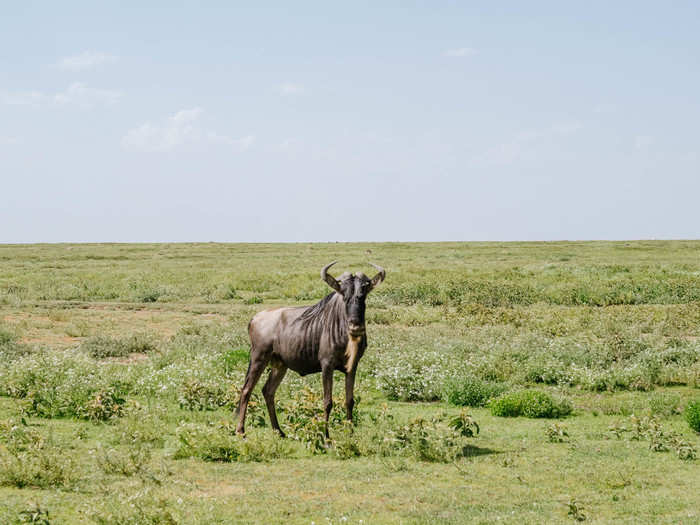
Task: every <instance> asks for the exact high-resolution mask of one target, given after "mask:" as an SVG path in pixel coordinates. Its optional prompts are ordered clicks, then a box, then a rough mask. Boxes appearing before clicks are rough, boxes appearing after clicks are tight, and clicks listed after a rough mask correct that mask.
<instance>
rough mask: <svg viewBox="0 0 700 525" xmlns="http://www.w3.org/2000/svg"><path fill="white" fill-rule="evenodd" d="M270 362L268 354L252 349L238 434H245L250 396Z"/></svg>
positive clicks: (244, 385) (239, 417) (237, 429)
mask: <svg viewBox="0 0 700 525" xmlns="http://www.w3.org/2000/svg"><path fill="white" fill-rule="evenodd" d="M269 361H270V358H269V354H268V353H267V352H260V351H256V350H255V349H253V348H251V350H250V365H248V373H247V374H246V376H245V382H244V383H243V388H242V389H241V401H240V403H239V404H238V427H237V428H236V434H245V414H246V412H247V410H248V401H250V394H252V393H253V389H254V388H255V385H256V384H257V383H258V379H260V376H261V375H262V373H263V371H264V370H265V367H266V366H267V363H268V362H269Z"/></svg>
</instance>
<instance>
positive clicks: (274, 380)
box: [262, 360, 287, 437]
mask: <svg viewBox="0 0 700 525" xmlns="http://www.w3.org/2000/svg"><path fill="white" fill-rule="evenodd" d="M286 373H287V367H286V366H285V365H284V364H282V363H281V362H280V361H277V360H273V361H272V366H271V368H270V375H269V376H268V378H267V381H266V382H265V386H263V389H262V392H263V396H264V397H265V404H266V405H267V412H268V414H270V424H271V425H272V428H274V429H275V430H276V431H277V432H279V434H280V436H282V437H285V436H284V432H282V429H281V428H280V425H279V423H278V422H277V412H276V410H275V392H276V391H277V387H279V386H280V383H281V382H282V379H284V374H286Z"/></svg>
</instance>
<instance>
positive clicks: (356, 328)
mask: <svg viewBox="0 0 700 525" xmlns="http://www.w3.org/2000/svg"><path fill="white" fill-rule="evenodd" d="M336 262H337V261H333V262H332V263H330V264H327V265H326V266H324V267H323V269H322V270H321V278H322V279H323V280H324V281H326V282H327V283H328V285H329V286H330V287H331V288H333V290H334V291H333V292H332V293H330V294H329V295H327V296H326V297H324V298H323V299H322V300H321V301H319V302H318V303H316V304H314V305H312V306H297V307H286V308H273V309H271V310H265V311H262V312H259V313H258V314H256V315H255V316H254V317H253V319H251V321H250V323H249V324H248V334H249V336H250V344H251V346H250V363H249V364H248V372H247V373H246V377H245V382H244V383H243V388H242V389H241V400H240V403H239V405H238V417H239V419H238V427H237V428H236V432H237V433H239V434H244V433H245V416H246V410H247V409H248V401H249V400H250V394H251V393H252V391H253V388H255V385H256V383H257V382H258V379H260V375H261V374H262V373H263V371H264V370H265V368H266V367H267V366H268V365H269V366H270V375H269V377H268V378H267V382H266V383H265V386H263V397H264V398H265V404H266V405H267V411H268V413H269V414H270V423H271V424H272V428H274V429H275V430H277V431H278V432H279V433H280V435H281V436H284V432H282V429H281V428H280V426H279V423H278V422H277V413H276V411H275V391H276V390H277V387H279V385H280V383H281V382H282V379H283V378H284V375H285V374H286V373H287V369H288V368H291V369H292V370H294V371H295V372H298V373H299V374H301V375H302V376H305V375H307V374H313V373H316V372H321V375H322V380H323V405H324V410H325V417H326V437H328V416H329V415H330V413H331V408H332V407H333V395H332V394H333V371H335V370H339V371H341V372H343V373H344V374H345V410H346V415H347V419H348V420H350V421H352V409H353V406H354V404H355V402H354V399H353V390H354V387H355V372H356V371H357V363H358V362H359V360H360V358H361V357H362V354H363V353H364V351H365V348H366V347H367V335H366V331H365V300H366V298H367V294H368V293H369V292H371V291H372V289H374V287H375V286H377V285H378V284H379V283H381V282H382V281H383V280H384V277H385V276H386V272H385V271H384V268H382V267H381V266H377V265H376V264H372V263H370V264H371V265H372V266H374V267H375V268H376V269H377V270H378V271H379V273H377V275H375V276H374V277H373V278H372V279H370V278H368V277H367V276H366V275H365V274H363V273H362V272H357V273H356V274H355V275H353V274H351V273H349V272H345V273H343V274H342V275H341V276H340V278H338V279H335V278H334V277H333V276H332V275H330V274H329V273H328V269H329V268H330V267H331V266H333V265H334V264H335V263H336Z"/></svg>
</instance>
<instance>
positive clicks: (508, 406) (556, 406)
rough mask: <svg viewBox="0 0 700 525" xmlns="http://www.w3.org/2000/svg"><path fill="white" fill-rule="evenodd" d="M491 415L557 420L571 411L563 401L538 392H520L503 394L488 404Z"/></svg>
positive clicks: (565, 401) (568, 405)
mask: <svg viewBox="0 0 700 525" xmlns="http://www.w3.org/2000/svg"><path fill="white" fill-rule="evenodd" d="M489 406H490V407H491V413H492V414H493V415H494V416H500V417H518V416H525V417H530V418H559V417H564V416H568V415H569V414H571V412H572V411H573V407H572V406H571V403H570V402H569V401H567V400H565V399H554V398H553V397H552V396H551V395H549V394H548V393H546V392H542V391H540V390H520V391H516V392H511V393H507V394H503V395H501V396H500V397H497V398H495V399H493V400H492V401H491V403H490V404H489Z"/></svg>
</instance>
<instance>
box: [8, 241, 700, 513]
mask: <svg viewBox="0 0 700 525" xmlns="http://www.w3.org/2000/svg"><path fill="white" fill-rule="evenodd" d="M334 259H339V260H340V261H341V262H340V263H339V264H338V265H337V266H338V268H342V270H345V269H349V270H353V271H357V270H362V271H365V272H366V273H370V272H371V270H372V269H371V267H369V266H368V265H367V261H369V260H371V261H374V262H377V263H379V264H381V265H383V266H384V267H385V268H386V269H387V279H386V281H385V282H384V283H383V284H381V285H380V286H379V287H378V288H377V289H376V290H375V291H373V292H372V294H371V295H370V298H369V299H368V302H367V331H368V338H369V347H368V349H367V352H366V353H365V356H364V357H363V358H362V361H361V362H360V366H359V371H358V379H357V384H356V407H355V411H356V421H355V425H354V426H350V425H349V424H348V423H346V422H344V418H343V414H342V390H343V387H342V381H339V380H336V381H335V385H336V387H337V392H336V395H337V402H336V407H337V409H334V413H333V415H332V418H331V419H332V421H331V441H330V442H326V440H325V439H324V436H323V424H322V403H321V385H320V376H319V375H318V374H317V375H314V376H308V377H305V378H301V377H299V376H297V375H296V374H294V373H292V372H290V373H289V374H288V375H287V377H286V379H285V381H284V382H283V383H282V386H281V387H280V390H279V391H278V395H277V399H278V405H279V408H278V410H279V416H280V423H281V425H282V427H283V428H284V430H285V432H286V433H287V436H288V437H287V438H286V439H281V438H279V437H278V436H277V435H276V434H275V433H273V432H272V431H271V430H270V428H269V420H268V418H267V413H266V411H265V409H264V402H263V401H262V398H261V396H260V394H259V389H260V386H258V388H257V389H256V394H255V395H254V397H253V400H252V401H251V405H250V407H249V414H248V422H247V423H248V424H247V432H248V434H247V437H246V438H245V439H242V438H241V437H239V436H236V435H235V433H234V429H235V420H234V418H233V408H234V407H235V405H236V403H237V401H238V388H239V387H240V386H241V384H242V380H243V376H244V374H245V371H246V367H247V364H248V338H247V332H246V327H247V323H248V321H249V319H250V318H251V317H252V315H253V314H254V313H255V312H257V311H259V310H261V309H265V308H269V307H273V306H279V305H296V304H299V305H301V304H311V303H313V302H315V301H317V300H319V299H321V298H322V297H323V296H324V295H326V293H328V287H327V285H326V284H325V283H324V282H322V281H321V280H320V278H319V276H318V272H319V270H320V268H321V267H322V266H323V265H324V264H326V263H327V262H329V261H331V260H334ZM699 337H700V242H695V241H673V242H671V241H668V242H666V241H664V242H662V241H654V242H651V241H630V242H581V243H574V242H556V243H436V244H403V243H389V244H259V245H257V244H216V243H206V244H143V245H142V244H139V245H134V244H100V245H91V244H81V245H21V246H13V245H4V246H0V523H8V524H13V523H44V524H45V523H51V524H73V523H97V524H173V523H178V524H180V523H181V524H192V523H200V524H210V523H305V524H310V523H315V524H326V525H329V524H344V523H348V524H350V523H353V524H360V523H363V524H374V523H380V524H383V523H394V524H399V523H405V524H408V523H425V524H428V523H447V524H450V523H452V524H457V523H471V522H473V523H494V522H502V523H544V522H546V523H570V522H575V521H587V522H591V523H612V522H614V523H698V522H699V521H700V491H699V490H698V487H700V458H698V457H697V456H698V450H699V447H700V439H699V437H698V432H700V339H699ZM337 379H340V378H337Z"/></svg>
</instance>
